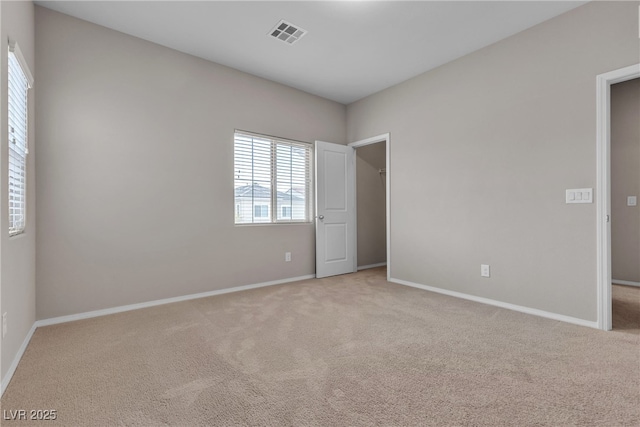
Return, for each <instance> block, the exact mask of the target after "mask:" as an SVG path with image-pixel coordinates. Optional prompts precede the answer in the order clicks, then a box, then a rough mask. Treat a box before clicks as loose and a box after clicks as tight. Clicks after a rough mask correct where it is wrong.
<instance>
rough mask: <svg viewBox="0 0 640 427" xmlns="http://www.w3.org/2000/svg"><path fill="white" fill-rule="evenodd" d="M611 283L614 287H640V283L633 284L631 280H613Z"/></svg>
mask: <svg viewBox="0 0 640 427" xmlns="http://www.w3.org/2000/svg"><path fill="white" fill-rule="evenodd" d="M611 283H613V284H614V285H627V286H637V287H640V282H631V281H629V280H618V279H613V280H611Z"/></svg>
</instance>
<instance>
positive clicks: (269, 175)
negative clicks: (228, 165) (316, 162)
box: [234, 131, 311, 224]
mask: <svg viewBox="0 0 640 427" xmlns="http://www.w3.org/2000/svg"><path fill="white" fill-rule="evenodd" d="M234 188H235V191H234V193H235V206H236V211H235V223H236V224H255V223H280V222H309V221H310V219H309V211H310V201H311V196H310V191H311V145H310V144H306V143H303V142H295V141H289V140H285V139H279V138H274V137H270V136H264V135H257V134H251V133H248V132H240V131H237V132H236V133H235V135H234Z"/></svg>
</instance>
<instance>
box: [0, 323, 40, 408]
mask: <svg viewBox="0 0 640 427" xmlns="http://www.w3.org/2000/svg"><path fill="white" fill-rule="evenodd" d="M36 327H37V326H36V324H35V323H34V324H33V326H31V329H30V330H29V332H28V333H27V336H26V337H25V338H24V341H23V342H22V345H21V346H20V349H19V350H18V353H17V354H16V357H14V358H13V362H12V363H11V366H9V370H8V371H7V373H6V375H5V376H4V378H3V379H2V385H1V386H0V387H1V390H0V397H2V395H3V394H4V391H5V390H6V389H7V386H8V385H9V383H10V382H11V378H13V374H15V372H16V369H17V368H18V363H20V359H22V356H23V355H24V352H25V350H26V349H27V346H28V345H29V342H30V341H31V337H32V336H33V333H34V332H35V331H36Z"/></svg>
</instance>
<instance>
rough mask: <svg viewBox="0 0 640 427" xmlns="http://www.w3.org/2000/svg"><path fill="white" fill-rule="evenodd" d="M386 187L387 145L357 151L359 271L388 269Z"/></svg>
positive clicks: (377, 145)
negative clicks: (384, 267)
mask: <svg viewBox="0 0 640 427" xmlns="http://www.w3.org/2000/svg"><path fill="white" fill-rule="evenodd" d="M386 187H387V170H386V143H385V142H384V141H382V142H378V143H375V144H369V145H365V146H362V147H358V148H356V212H357V244H356V250H357V266H358V270H365V269H369V268H376V267H382V266H386V265H387V231H386V228H387V220H386V216H387V212H386V197H387V189H386Z"/></svg>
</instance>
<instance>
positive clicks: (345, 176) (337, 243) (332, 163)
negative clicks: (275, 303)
mask: <svg viewBox="0 0 640 427" xmlns="http://www.w3.org/2000/svg"><path fill="white" fill-rule="evenodd" d="M379 143H384V152H385V156H384V167H383V168H381V167H378V168H377V169H376V170H375V172H376V174H377V177H376V179H377V180H380V179H381V175H382V176H384V177H385V185H384V193H385V197H384V201H385V204H384V209H385V212H384V222H385V223H386V226H385V232H384V234H385V235H386V236H385V237H384V239H383V242H382V244H383V247H385V250H386V257H384V259H383V258H378V260H379V261H378V262H376V263H374V264H380V265H382V262H386V265H387V279H389V277H390V274H391V255H390V254H391V242H390V239H389V236H390V233H391V230H390V203H391V202H390V169H389V163H390V162H389V153H390V148H389V134H388V133H387V134H383V135H378V136H375V137H372V138H367V139H364V140H361V141H356V142H353V143H351V144H348V145H346V146H345V145H341V144H333V143H328V142H324V141H316V145H315V156H314V158H315V189H316V191H315V198H316V203H315V228H316V277H317V278H322V277H327V276H333V275H338V274H346V273H354V272H356V271H357V270H358V266H359V265H361V266H365V267H372V266H373V265H372V264H358V262H357V261H358V233H357V230H358V221H357V217H358V214H357V210H356V182H355V181H356V155H355V151H356V149H358V148H361V147H365V146H369V145H373V144H379ZM375 151H377V150H375ZM378 185H380V184H378ZM365 214H366V212H365ZM376 222H377V223H379V221H376ZM378 231H380V230H379V229H378ZM363 233H366V231H365V232H363ZM377 234H378V233H377ZM363 237H364V240H365V241H367V240H368V239H369V237H368V236H361V239H362V238H363ZM376 239H377V240H378V243H379V240H380V239H379V237H376ZM361 241H362V240H361ZM379 249H380V248H379ZM378 255H379V253H378ZM366 256H367V255H365V257H366ZM363 259H364V258H363ZM370 259H371V258H370ZM365 262H366V261H365Z"/></svg>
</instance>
